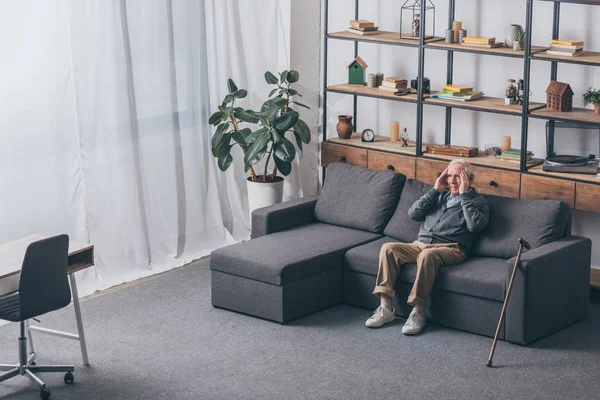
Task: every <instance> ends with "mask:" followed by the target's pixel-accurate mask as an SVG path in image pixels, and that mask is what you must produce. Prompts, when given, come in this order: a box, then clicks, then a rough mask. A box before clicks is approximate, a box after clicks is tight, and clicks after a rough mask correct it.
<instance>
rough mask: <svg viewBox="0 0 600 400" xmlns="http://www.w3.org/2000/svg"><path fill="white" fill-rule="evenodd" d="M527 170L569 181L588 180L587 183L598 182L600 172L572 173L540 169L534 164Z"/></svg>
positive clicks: (599, 182)
mask: <svg viewBox="0 0 600 400" xmlns="http://www.w3.org/2000/svg"><path fill="white" fill-rule="evenodd" d="M527 171H528V172H530V173H532V174H536V175H545V176H550V177H552V178H560V179H565V180H570V181H580V182H588V183H597V184H600V174H596V175H591V174H573V173H567V172H548V171H544V170H543V169H542V166H541V165H540V166H535V167H532V168H529V169H528V170H527Z"/></svg>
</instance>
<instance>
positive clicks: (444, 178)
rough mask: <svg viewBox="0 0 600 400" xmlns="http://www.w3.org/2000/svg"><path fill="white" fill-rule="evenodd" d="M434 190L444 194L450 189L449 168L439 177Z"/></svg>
mask: <svg viewBox="0 0 600 400" xmlns="http://www.w3.org/2000/svg"><path fill="white" fill-rule="evenodd" d="M433 188H434V189H435V190H437V191H438V192H443V191H444V190H446V189H447V188H448V168H446V169H445V170H444V172H442V174H441V175H440V176H438V178H437V180H436V181H435V185H433Z"/></svg>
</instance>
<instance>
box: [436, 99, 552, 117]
mask: <svg viewBox="0 0 600 400" xmlns="http://www.w3.org/2000/svg"><path fill="white" fill-rule="evenodd" d="M425 104H432V105H439V106H444V107H454V108H465V109H469V110H474V111H487V112H494V113H501V114H509V115H517V116H520V115H521V114H522V110H523V106H519V105H506V104H504V99H503V98H497V97H488V96H484V97H483V98H482V99H478V100H471V101H456V100H445V99H434V98H426V99H425ZM545 106H546V105H545V104H542V103H529V111H533V110H537V109H538V108H542V107H545Z"/></svg>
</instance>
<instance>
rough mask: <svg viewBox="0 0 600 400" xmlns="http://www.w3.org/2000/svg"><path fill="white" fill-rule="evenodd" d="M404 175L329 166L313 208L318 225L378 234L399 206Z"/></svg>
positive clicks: (346, 165)
mask: <svg viewBox="0 0 600 400" xmlns="http://www.w3.org/2000/svg"><path fill="white" fill-rule="evenodd" d="M405 181H406V176H404V175H402V174H398V173H395V172H391V171H376V170H371V169H366V168H361V167H356V166H353V165H348V164H345V163H331V164H329V166H328V167H327V174H326V177H325V183H324V184H323V189H322V190H321V193H320V195H319V199H318V200H317V204H316V205H315V217H316V219H317V220H318V221H320V222H325V223H328V224H332V225H338V226H345V227H347V228H354V229H361V230H365V231H369V232H374V233H381V232H382V231H383V228H384V227H385V225H386V224H387V222H388V221H389V219H390V217H391V216H392V213H393V212H394V210H395V209H396V206H397V204H398V198H399V197H400V192H401V191H402V186H404V182H405Z"/></svg>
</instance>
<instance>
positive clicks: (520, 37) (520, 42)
mask: <svg viewBox="0 0 600 400" xmlns="http://www.w3.org/2000/svg"><path fill="white" fill-rule="evenodd" d="M524 40H525V30H524V29H523V28H521V27H519V31H518V32H517V39H516V40H515V41H514V42H513V50H517V51H519V50H523V48H524V47H525V44H524Z"/></svg>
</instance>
